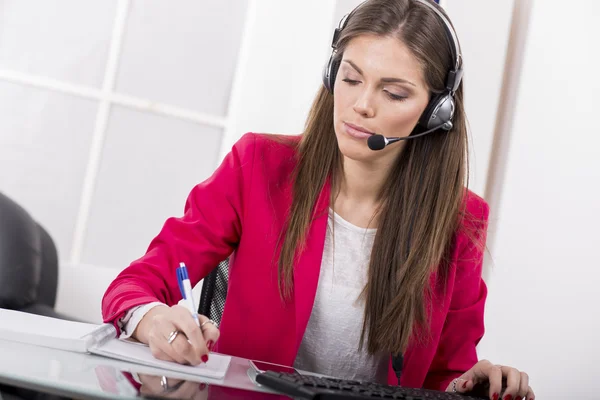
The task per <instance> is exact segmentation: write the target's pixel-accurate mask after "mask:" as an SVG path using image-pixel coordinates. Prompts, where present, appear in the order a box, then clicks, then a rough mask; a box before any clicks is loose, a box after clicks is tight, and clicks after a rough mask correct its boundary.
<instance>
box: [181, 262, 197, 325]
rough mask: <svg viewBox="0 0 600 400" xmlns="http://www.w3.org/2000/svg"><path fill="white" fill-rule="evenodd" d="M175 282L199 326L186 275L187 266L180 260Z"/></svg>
mask: <svg viewBox="0 0 600 400" xmlns="http://www.w3.org/2000/svg"><path fill="white" fill-rule="evenodd" d="M177 283H178V284H179V291H180V292H181V296H182V297H183V299H184V303H185V305H186V307H187V308H188V310H190V313H192V317H194V320H195V321H196V325H198V326H200V320H198V313H197V312H196V310H194V304H195V303H194V298H193V297H192V283H191V282H190V278H189V276H188V272H187V268H186V266H185V263H182V262H180V263H179V268H177Z"/></svg>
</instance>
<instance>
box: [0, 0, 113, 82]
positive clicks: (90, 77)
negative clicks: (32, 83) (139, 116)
mask: <svg viewBox="0 0 600 400" xmlns="http://www.w3.org/2000/svg"><path fill="white" fill-rule="evenodd" d="M115 13H116V0H102V1H81V0H61V1H31V0H4V1H2V0H0V68H6V69H12V70H17V71H20V72H28V73H31V74H35V75H41V76H45V77H50V78H54V79H59V80H64V81H68V82H70V83H78V84H84V85H91V86H95V87H99V86H101V85H102V81H103V79H104V69H105V67H106V59H107V54H108V48H109V41H110V36H111V31H112V27H113V22H114V18H115Z"/></svg>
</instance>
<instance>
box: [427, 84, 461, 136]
mask: <svg viewBox="0 0 600 400" xmlns="http://www.w3.org/2000/svg"><path fill="white" fill-rule="evenodd" d="M452 117H454V98H453V97H452V95H451V94H450V92H443V93H439V94H436V95H434V96H433V97H432V98H431V100H430V101H429V104H427V107H426V108H425V111H423V114H421V118H420V119H419V125H421V126H422V127H423V128H425V129H432V128H433V127H435V126H440V125H441V126H440V127H441V128H442V129H444V130H447V131H448V130H450V129H452Z"/></svg>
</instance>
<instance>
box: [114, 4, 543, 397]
mask: <svg viewBox="0 0 600 400" xmlns="http://www.w3.org/2000/svg"><path fill="white" fill-rule="evenodd" d="M427 1H428V0H418V1H417V0H394V1H390V0H370V1H367V2H365V3H363V4H361V5H360V6H359V7H357V9H355V10H354V11H353V12H352V13H351V14H350V16H349V17H348V18H347V19H346V20H345V21H344V23H343V24H341V27H340V28H339V29H338V30H336V34H335V35H334V42H333V47H334V52H333V54H332V58H331V60H330V63H329V64H328V67H327V68H326V72H325V74H324V87H323V88H321V90H320V91H319V93H318V95H317V97H316V99H315V102H314V104H313V106H312V109H311V111H310V114H309V117H308V120H307V124H306V129H305V131H304V133H303V134H302V135H301V136H299V137H279V136H274V135H257V134H246V135H244V136H243V137H242V138H241V139H240V140H239V141H238V142H237V143H236V144H235V146H234V147H233V149H232V151H231V152H230V153H229V154H228V155H227V156H226V157H225V160H224V161H223V163H222V164H221V166H220V167H219V168H218V169H217V170H216V171H215V173H214V174H213V175H212V176H211V177H210V178H209V179H208V180H206V181H205V182H202V183H200V184H198V185H197V186H196V187H194V188H193V190H192V191H191V193H190V195H189V197H188V200H187V203H186V206H185V214H184V215H183V216H182V217H180V218H170V219H168V220H167V221H166V223H165V225H164V227H163V229H162V230H161V232H160V233H159V235H158V236H157V237H156V238H155V239H154V240H153V241H152V243H151V244H150V247H149V249H148V251H147V253H146V254H145V255H144V256H143V257H141V258H140V259H138V260H136V261H134V262H133V263H132V264H131V265H130V266H129V267H128V268H126V269H125V270H124V271H123V272H122V273H121V274H120V275H119V276H118V277H117V278H116V279H115V281H114V282H113V283H112V284H111V285H110V287H109V288H108V290H107V292H106V295H105V297H104V299H103V314H104V319H105V321H107V322H109V321H111V322H113V323H114V324H115V326H117V328H119V329H122V330H123V335H125V336H131V335H132V336H133V337H134V338H136V339H138V340H140V341H142V342H144V343H148V344H149V345H150V348H151V349H152V352H153V354H154V356H155V357H158V358H161V359H166V360H174V361H176V362H180V363H191V364H197V363H200V362H206V360H207V359H208V352H209V351H210V350H211V349H213V350H216V351H219V352H221V353H226V354H231V355H236V356H240V357H245V358H249V359H259V360H263V361H269V362H274V363H279V364H286V365H295V366H296V367H298V368H301V369H308V370H313V371H315V372H319V373H324V374H327V375H337V376H340V377H343V378H358V379H367V380H373V381H383V382H388V383H390V384H396V383H397V377H396V375H395V373H394V369H393V368H392V365H391V357H390V355H396V356H397V355H400V354H403V355H404V366H403V370H402V376H401V381H400V383H401V384H402V385H404V386H412V387H426V388H433V389H438V390H450V391H459V392H468V391H471V390H472V389H473V387H474V386H475V385H476V384H482V383H487V384H489V396H490V398H492V399H494V400H497V399H498V398H499V396H500V395H501V394H502V395H503V398H504V399H515V398H517V399H521V398H525V397H526V398H527V399H533V398H534V394H533V391H532V390H531V388H530V387H529V383H528V377H527V375H526V374H525V373H523V372H520V371H518V370H517V369H514V368H510V367H506V366H498V365H493V364H491V363H490V362H488V361H479V362H478V360H477V355H476V349H475V348H476V345H477V343H478V342H479V340H480V339H481V337H482V336H483V332H484V324H483V321H484V318H483V311H484V302H485V298H486V293H487V290H486V286H485V284H484V282H483V280H482V278H481V268H482V259H483V249H484V247H485V237H486V226H487V217H488V207H487V205H486V204H485V202H484V201H483V200H482V199H481V198H479V197H477V196H476V195H474V194H473V193H471V192H469V191H468V190H466V189H465V180H466V177H467V175H468V173H467V160H466V155H467V142H468V140H467V130H466V122H465V114H464V104H463V88H462V84H461V75H462V71H461V65H460V64H461V59H460V49H459V47H458V43H457V42H456V39H455V37H454V31H453V28H452V27H451V25H450V23H449V22H448V21H447V19H446V17H445V14H443V12H442V11H441V10H440V9H439V8H438V6H437V5H434V4H433V3H429V2H427ZM376 134H377V135H382V136H383V137H400V138H405V139H406V138H407V137H409V136H410V138H411V140H403V141H400V142H399V143H395V144H390V145H389V146H386V145H385V144H386V140H384V139H383V138H382V137H381V136H376ZM419 135H420V136H419ZM369 138H371V139H369ZM373 140H375V141H373ZM378 140H379V142H377V141H378ZM369 146H371V147H374V148H381V147H384V148H383V149H380V150H379V151H375V150H371V148H370V147H369ZM227 257H230V277H229V289H228V297H227V302H226V305H225V310H224V313H223V317H222V321H221V326H220V330H219V329H217V327H216V326H214V324H212V323H211V322H210V321H207V318H206V317H204V316H200V322H201V323H202V327H201V329H199V328H198V327H197V325H196V324H195V322H194V320H193V319H192V317H191V315H190V313H189V311H187V310H186V309H184V308H183V307H179V306H174V304H176V303H177V302H178V301H179V300H180V299H181V296H180V294H179V290H178V286H177V280H176V274H175V269H176V267H177V266H178V265H179V263H180V262H184V263H186V264H187V265H188V268H189V273H190V279H191V280H192V283H193V284H195V283H196V282H198V281H200V280H201V279H202V278H203V277H204V276H206V275H207V274H208V273H209V272H210V271H211V269H212V268H214V267H215V266H216V265H217V264H218V263H219V262H220V261H222V260H224V259H225V258H227ZM179 332H182V333H183V334H182V335H178V333H179ZM169 339H171V340H169ZM186 339H189V341H188V340H186ZM217 340H218V342H217ZM503 379H505V380H506V388H503V387H502V381H503Z"/></svg>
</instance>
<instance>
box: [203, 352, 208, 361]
mask: <svg viewBox="0 0 600 400" xmlns="http://www.w3.org/2000/svg"><path fill="white" fill-rule="evenodd" d="M202 362H203V363H206V362H208V356H207V355H206V354H205V355H203V356H202Z"/></svg>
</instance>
